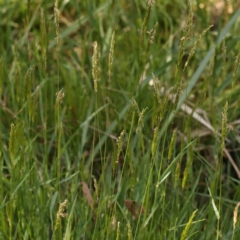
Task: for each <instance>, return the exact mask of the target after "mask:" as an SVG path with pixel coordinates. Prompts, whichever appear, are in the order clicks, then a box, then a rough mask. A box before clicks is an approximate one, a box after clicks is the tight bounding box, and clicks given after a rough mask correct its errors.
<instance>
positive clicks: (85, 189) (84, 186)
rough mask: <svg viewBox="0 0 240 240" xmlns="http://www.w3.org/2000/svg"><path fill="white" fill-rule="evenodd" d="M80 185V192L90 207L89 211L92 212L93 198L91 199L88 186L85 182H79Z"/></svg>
mask: <svg viewBox="0 0 240 240" xmlns="http://www.w3.org/2000/svg"><path fill="white" fill-rule="evenodd" d="M81 184H82V192H83V194H84V196H85V198H86V200H87V202H88V204H89V206H90V207H91V209H92V210H93V198H92V193H91V191H90V189H89V187H88V185H87V184H86V183H85V182H81Z"/></svg>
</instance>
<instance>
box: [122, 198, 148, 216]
mask: <svg viewBox="0 0 240 240" xmlns="http://www.w3.org/2000/svg"><path fill="white" fill-rule="evenodd" d="M124 204H125V206H126V208H127V209H128V211H129V212H130V213H131V215H132V219H133V220H134V219H136V218H137V217H138V216H140V215H141V214H143V213H144V212H145V209H144V208H143V206H142V205H140V204H138V203H136V202H135V201H133V200H130V199H127V200H124Z"/></svg>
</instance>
